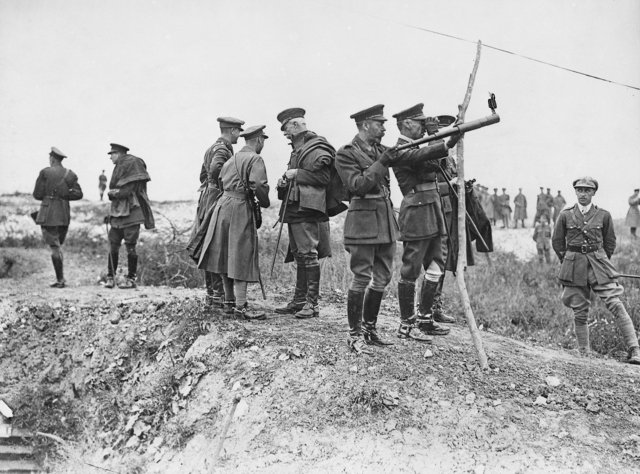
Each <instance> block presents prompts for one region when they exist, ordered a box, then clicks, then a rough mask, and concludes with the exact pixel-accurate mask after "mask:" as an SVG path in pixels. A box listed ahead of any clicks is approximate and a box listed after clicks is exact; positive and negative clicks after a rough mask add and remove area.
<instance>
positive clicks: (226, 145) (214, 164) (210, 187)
mask: <svg viewBox="0 0 640 474" xmlns="http://www.w3.org/2000/svg"><path fill="white" fill-rule="evenodd" d="M217 121H218V123H219V124H220V138H218V139H217V140H216V141H215V142H214V144H213V145H211V146H210V147H209V148H208V149H207V151H206V152H205V154H204V160H203V162H202V168H201V170H200V199H199V200H198V208H197V212H196V223H195V226H194V229H193V234H197V232H198V229H199V227H200V225H201V224H202V222H203V220H204V219H205V216H206V215H207V212H209V211H210V210H211V207H212V206H213V205H214V203H215V201H216V199H217V198H218V196H220V193H221V191H220V189H218V177H219V176H220V170H221V169H222V165H224V164H225V163H226V162H227V160H229V158H231V157H232V156H233V145H235V144H236V143H238V138H239V137H240V133H241V132H242V131H243V128H242V126H243V125H244V121H243V120H240V119H237V118H234V117H218V118H217ZM204 281H205V287H206V292H207V297H206V302H207V305H208V306H213V305H218V306H222V303H223V301H222V300H223V298H224V288H223V284H222V277H221V276H220V275H218V274H217V273H212V272H209V271H206V270H205V272H204Z"/></svg>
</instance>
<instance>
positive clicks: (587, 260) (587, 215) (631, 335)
mask: <svg viewBox="0 0 640 474" xmlns="http://www.w3.org/2000/svg"><path fill="white" fill-rule="evenodd" d="M573 187H574V189H575V192H576V196H577V197H578V203H577V204H576V205H575V206H573V207H571V208H569V209H565V210H564V211H562V212H561V213H560V216H558V221H557V222H556V225H555V228H554V232H553V239H552V243H553V250H555V252H556V254H557V255H558V258H559V259H560V261H561V262H562V266H561V268H560V273H559V275H558V279H559V281H560V283H561V284H562V285H563V286H564V290H563V292H562V302H563V303H564V305H565V306H567V307H568V308H571V309H572V310H573V315H574V320H575V333H576V339H577V340H578V349H579V351H580V353H581V354H586V353H588V352H589V326H588V324H587V320H588V316H589V308H590V306H591V300H590V298H589V296H590V291H593V292H594V293H595V294H596V295H598V296H599V297H600V298H601V299H602V300H603V302H604V304H605V305H606V307H607V309H608V310H609V311H611V312H612V313H613V315H614V316H615V318H616V324H617V326H618V329H619V330H620V332H621V333H622V338H623V339H624V342H625V345H626V346H627V351H628V360H629V362H630V363H632V364H640V349H639V348H638V339H637V336H636V331H635V329H634V327H633V322H632V321H631V318H630V317H629V314H628V313H627V310H626V309H625V307H624V305H623V304H622V302H621V301H620V296H621V295H622V294H623V293H624V288H623V287H622V286H621V285H620V284H619V283H618V282H617V279H616V275H617V274H618V272H617V270H616V269H615V267H614V266H613V264H612V263H611V260H610V258H611V255H612V254H613V251H614V250H615V248H616V236H615V233H614V229H613V220H612V219H611V214H609V212H607V211H605V210H604V209H599V208H598V207H597V206H595V205H594V204H593V203H592V200H593V196H594V194H595V193H596V191H597V190H598V182H597V181H596V180H595V179H593V178H591V177H584V178H579V179H576V180H575V181H574V182H573Z"/></svg>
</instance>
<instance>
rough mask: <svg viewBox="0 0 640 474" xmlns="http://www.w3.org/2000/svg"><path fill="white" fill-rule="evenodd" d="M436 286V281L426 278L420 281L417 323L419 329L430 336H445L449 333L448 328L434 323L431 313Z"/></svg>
mask: <svg viewBox="0 0 640 474" xmlns="http://www.w3.org/2000/svg"><path fill="white" fill-rule="evenodd" d="M437 288H438V282H437V281H429V280H427V279H426V278H425V279H424V280H423V281H422V289H421V291H420V306H419V310H418V321H417V323H418V327H419V328H420V330H421V331H423V332H425V333H427V334H430V335H431V336H446V335H447V334H449V328H445V327H442V326H440V325H439V324H438V323H436V322H435V321H434V320H433V316H432V313H431V312H432V306H433V300H434V298H435V295H436V289H437Z"/></svg>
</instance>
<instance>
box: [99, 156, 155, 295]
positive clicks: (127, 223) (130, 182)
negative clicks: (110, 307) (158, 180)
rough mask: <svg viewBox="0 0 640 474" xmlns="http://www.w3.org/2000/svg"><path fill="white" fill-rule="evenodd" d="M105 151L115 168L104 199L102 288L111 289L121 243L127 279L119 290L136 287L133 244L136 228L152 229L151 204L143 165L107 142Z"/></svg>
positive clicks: (147, 177) (136, 269)
mask: <svg viewBox="0 0 640 474" xmlns="http://www.w3.org/2000/svg"><path fill="white" fill-rule="evenodd" d="M110 146H111V149H110V150H109V152H108V155H109V157H110V158H111V161H112V162H113V164H114V165H115V166H114V168H113V173H112V174H111V181H110V182H109V192H108V193H107V196H108V197H109V200H110V201H111V207H110V209H109V216H108V217H107V221H108V222H109V223H110V224H111V228H110V229H109V233H108V238H109V255H108V258H107V260H108V262H107V281H106V282H105V285H104V286H105V288H113V287H114V286H115V277H116V270H117V269H118V259H119V254H120V245H122V241H123V240H124V245H125V247H126V249H127V276H126V279H125V281H124V283H123V284H122V285H119V287H120V288H124V289H131V288H136V286H137V284H136V276H137V271H138V254H137V253H136V244H137V243H138V238H139V237H140V225H141V224H144V227H145V229H154V228H155V221H154V218H153V212H152V211H151V202H150V201H149V196H147V182H148V181H151V178H150V177H149V173H148V172H147V165H146V163H145V162H144V161H143V160H142V159H141V158H138V157H137V156H133V155H130V154H129V148H128V147H126V146H124V145H120V144H118V143H111V144H110Z"/></svg>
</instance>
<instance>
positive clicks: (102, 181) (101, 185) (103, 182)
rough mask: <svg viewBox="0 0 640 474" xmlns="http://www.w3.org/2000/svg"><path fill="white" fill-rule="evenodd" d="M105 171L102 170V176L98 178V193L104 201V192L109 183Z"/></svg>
mask: <svg viewBox="0 0 640 474" xmlns="http://www.w3.org/2000/svg"><path fill="white" fill-rule="evenodd" d="M104 171H105V170H102V173H100V176H98V191H99V192H100V200H101V201H102V198H103V196H104V192H105V190H106V189H107V181H109V180H108V179H107V175H106V174H104Z"/></svg>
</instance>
